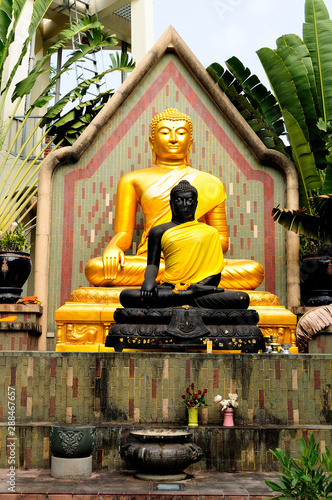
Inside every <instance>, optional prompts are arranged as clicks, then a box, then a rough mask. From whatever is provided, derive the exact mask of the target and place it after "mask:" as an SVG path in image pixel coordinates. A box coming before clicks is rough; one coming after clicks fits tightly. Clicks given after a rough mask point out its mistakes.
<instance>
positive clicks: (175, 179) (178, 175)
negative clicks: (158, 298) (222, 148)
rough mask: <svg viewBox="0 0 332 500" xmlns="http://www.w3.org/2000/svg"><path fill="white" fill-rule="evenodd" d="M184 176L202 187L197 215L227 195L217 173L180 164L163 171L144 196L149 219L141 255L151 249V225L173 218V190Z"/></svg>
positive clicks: (141, 243) (141, 244) (199, 187)
mask: <svg viewBox="0 0 332 500" xmlns="http://www.w3.org/2000/svg"><path fill="white" fill-rule="evenodd" d="M181 180H186V181H188V182H190V184H192V185H193V186H195V188H196V189H197V191H198V205H197V209H196V218H197V219H199V218H200V217H202V216H203V215H205V214H206V213H207V212H209V211H210V210H212V209H213V208H214V207H216V206H217V205H219V204H220V203H221V202H223V201H224V200H225V199H226V193H225V189H224V186H223V185H222V183H221V182H220V180H219V179H218V178H217V177H215V176H214V175H211V174H208V173H206V172H200V171H199V170H196V169H194V168H191V167H178V168H176V169H174V170H171V171H170V172H169V173H168V174H165V175H163V177H161V178H160V179H159V180H158V181H157V182H154V183H153V184H151V185H150V186H149V187H148V188H147V189H146V190H145V192H144V193H143V195H142V198H141V205H142V209H143V212H144V214H145V221H146V222H145V226H144V232H143V235H142V238H141V241H140V244H139V246H138V250H137V255H141V254H142V253H145V252H146V251H147V238H148V235H149V232H150V230H151V228H152V227H154V226H156V225H158V224H163V223H164V222H170V220H171V218H172V213H171V208H170V204H169V199H170V192H171V189H172V188H173V187H174V186H175V185H176V184H178V183H179V182H180V181H181Z"/></svg>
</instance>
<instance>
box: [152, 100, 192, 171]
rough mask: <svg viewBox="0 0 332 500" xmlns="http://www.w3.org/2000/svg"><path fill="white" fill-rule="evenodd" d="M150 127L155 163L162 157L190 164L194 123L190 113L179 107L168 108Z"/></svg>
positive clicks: (155, 118) (157, 116)
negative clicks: (182, 110)
mask: <svg viewBox="0 0 332 500" xmlns="http://www.w3.org/2000/svg"><path fill="white" fill-rule="evenodd" d="M150 128H151V136H150V137H149V141H150V146H151V149H152V155H153V163H158V159H161V160H166V161H175V162H177V161H180V162H181V163H185V164H186V165H189V153H190V149H191V146H192V143H193V125H192V121H191V119H190V118H189V116H188V115H185V114H184V113H181V112H180V111H178V110H177V109H174V108H167V109H165V111H163V112H162V113H159V114H158V115H156V116H155V117H154V118H153V120H152V122H151V125H150Z"/></svg>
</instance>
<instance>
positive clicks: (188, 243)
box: [161, 220, 223, 283]
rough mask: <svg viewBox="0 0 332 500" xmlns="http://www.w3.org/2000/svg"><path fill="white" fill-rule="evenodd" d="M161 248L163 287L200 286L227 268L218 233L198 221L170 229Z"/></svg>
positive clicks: (165, 234) (164, 236)
mask: <svg viewBox="0 0 332 500" xmlns="http://www.w3.org/2000/svg"><path fill="white" fill-rule="evenodd" d="M161 248H162V251H163V253H164V258H165V273H164V277H163V280H162V283H178V282H186V283H198V282H200V281H202V280H203V279H205V278H207V277H208V276H213V275H215V274H218V273H220V272H221V270H222V268H223V253H222V249H221V245H220V240H219V233H218V231H217V229H215V228H214V227H211V226H208V225H207V224H204V223H202V222H198V221H197V220H195V221H190V222H185V223H184V224H179V225H178V226H174V227H172V228H170V229H167V231H165V233H164V234H163V236H162V238H161Z"/></svg>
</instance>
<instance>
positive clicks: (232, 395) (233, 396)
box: [228, 394, 238, 401]
mask: <svg viewBox="0 0 332 500" xmlns="http://www.w3.org/2000/svg"><path fill="white" fill-rule="evenodd" d="M228 397H229V399H234V400H235V401H236V400H237V397H238V396H237V394H228Z"/></svg>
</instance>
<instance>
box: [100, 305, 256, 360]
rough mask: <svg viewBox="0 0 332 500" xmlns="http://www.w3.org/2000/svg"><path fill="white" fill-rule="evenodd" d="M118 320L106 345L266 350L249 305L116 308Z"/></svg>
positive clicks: (175, 348) (118, 346)
mask: <svg viewBox="0 0 332 500" xmlns="http://www.w3.org/2000/svg"><path fill="white" fill-rule="evenodd" d="M114 319H115V321H116V323H115V324H114V325H112V327H111V328H110V331H109V334H108V336H107V338H106V343H105V346H106V347H113V348H114V349H115V351H117V352H121V351H122V350H123V349H130V348H135V349H167V350H172V351H176V352H178V351H180V352H181V351H185V350H186V349H205V348H206V342H207V341H208V340H210V341H212V348H213V350H239V351H241V352H245V353H257V352H258V351H259V350H260V349H262V350H264V347H265V343H264V338H263V335H262V333H261V331H260V329H259V327H258V326H257V323H258V321H259V315H258V313H257V311H254V310H251V309H250V310H249V309H243V310H242V309H236V310H235V309H218V310H216V309H200V308H197V307H191V306H182V307H173V308H167V309H153V308H151V309H131V308H124V309H116V311H115V313H114Z"/></svg>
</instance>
